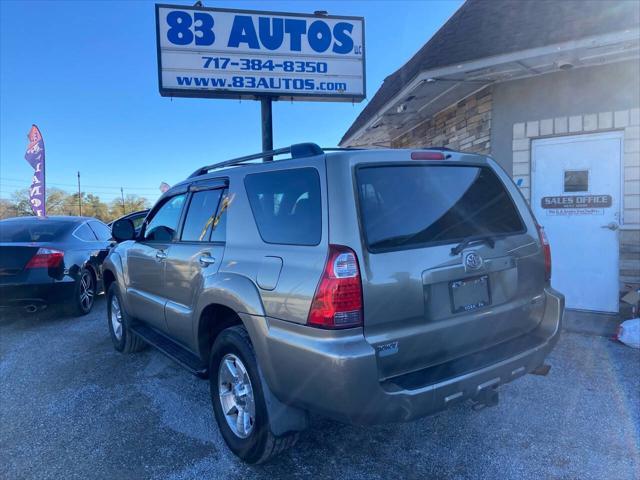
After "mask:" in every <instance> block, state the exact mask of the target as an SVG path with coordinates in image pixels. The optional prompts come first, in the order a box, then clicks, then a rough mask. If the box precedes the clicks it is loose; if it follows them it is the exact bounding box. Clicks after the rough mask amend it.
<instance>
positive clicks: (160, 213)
mask: <svg viewBox="0 0 640 480" xmlns="http://www.w3.org/2000/svg"><path fill="white" fill-rule="evenodd" d="M186 197H187V194H186V193H183V194H180V195H176V196H175V197H171V198H170V199H168V200H167V201H166V202H165V203H164V204H163V205H162V206H161V207H160V208H159V209H158V210H156V211H155V213H154V215H153V216H152V217H151V218H150V219H149V221H148V222H147V225H146V228H145V229H144V240H146V241H151V242H153V241H155V242H171V241H172V240H173V238H174V237H175V234H176V232H177V230H178V222H179V221H180V214H181V213H182V207H183V205H184V201H185V199H186Z"/></svg>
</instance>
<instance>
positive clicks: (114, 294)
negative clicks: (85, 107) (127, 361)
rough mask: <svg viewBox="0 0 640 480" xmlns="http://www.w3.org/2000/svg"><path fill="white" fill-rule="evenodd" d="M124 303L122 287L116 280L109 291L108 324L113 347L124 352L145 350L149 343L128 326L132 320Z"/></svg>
mask: <svg viewBox="0 0 640 480" xmlns="http://www.w3.org/2000/svg"><path fill="white" fill-rule="evenodd" d="M130 320H131V319H130V317H129V316H128V315H127V312H126V311H125V309H124V307H123V303H122V297H121V295H120V289H118V285H117V284H116V283H115V282H114V283H112V284H111V286H110V287H109V291H108V292H107V324H108V325H109V334H110V336H111V341H112V342H113V347H114V348H115V349H116V350H117V351H119V352H122V353H135V352H139V351H140V350H143V349H144V348H145V347H146V346H147V344H146V343H145V342H144V340H142V339H141V338H140V337H138V336H137V335H136V334H135V333H133V332H132V331H131V330H130V329H129V327H128V326H127V325H128V324H129V322H130Z"/></svg>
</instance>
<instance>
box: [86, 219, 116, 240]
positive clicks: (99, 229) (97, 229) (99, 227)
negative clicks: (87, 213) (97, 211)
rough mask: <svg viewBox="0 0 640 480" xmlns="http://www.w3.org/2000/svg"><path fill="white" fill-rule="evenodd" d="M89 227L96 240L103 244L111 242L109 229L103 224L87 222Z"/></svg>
mask: <svg viewBox="0 0 640 480" xmlns="http://www.w3.org/2000/svg"><path fill="white" fill-rule="evenodd" d="M89 226H90V227H91V230H93V233H95V234H96V237H98V240H100V241H103V242H106V241H108V240H111V229H110V228H109V227H107V226H106V225H105V224H104V223H102V222H96V221H92V222H89Z"/></svg>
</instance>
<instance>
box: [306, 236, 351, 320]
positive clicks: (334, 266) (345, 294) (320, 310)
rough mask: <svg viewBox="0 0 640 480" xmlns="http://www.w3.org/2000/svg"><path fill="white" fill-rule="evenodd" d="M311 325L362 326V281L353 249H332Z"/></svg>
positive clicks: (334, 247)
mask: <svg viewBox="0 0 640 480" xmlns="http://www.w3.org/2000/svg"><path fill="white" fill-rule="evenodd" d="M307 323H308V324H309V325H311V326H314V327H319V328H331V329H335V328H349V327H357V326H360V325H362V282H361V280H360V268H359V267H358V258H357V257H356V254H355V252H354V251H353V250H351V249H350V248H348V247H343V246H340V245H330V246H329V257H328V258H327V264H326V265H325V267H324V272H323V273H322V277H321V278H320V283H319V284H318V288H316V294H315V295H314V297H313V302H311V310H310V311H309V318H308V319H307Z"/></svg>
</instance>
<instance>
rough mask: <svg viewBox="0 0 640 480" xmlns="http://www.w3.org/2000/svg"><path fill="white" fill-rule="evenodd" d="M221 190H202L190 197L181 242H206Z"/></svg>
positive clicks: (209, 234) (214, 217)
mask: <svg viewBox="0 0 640 480" xmlns="http://www.w3.org/2000/svg"><path fill="white" fill-rule="evenodd" d="M221 194H222V190H221V189H216V190H203V191H200V192H195V193H194V194H193V195H191V201H190V202H189V209H188V210H187V215H186V218H185V221H184V227H183V228H182V238H181V240H182V241H183V242H208V241H209V237H210V236H211V230H212V228H213V224H214V222H215V219H216V212H217V210H218V204H219V203H220V196H221Z"/></svg>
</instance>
